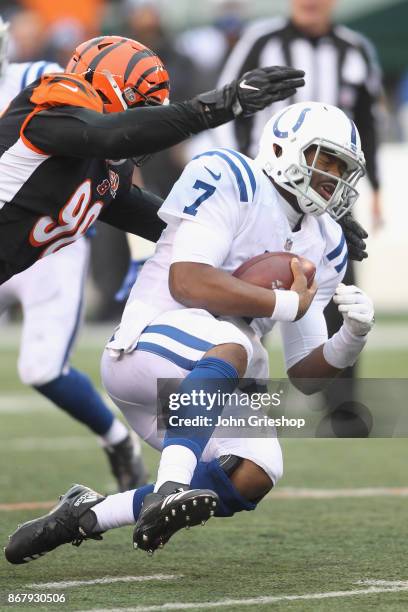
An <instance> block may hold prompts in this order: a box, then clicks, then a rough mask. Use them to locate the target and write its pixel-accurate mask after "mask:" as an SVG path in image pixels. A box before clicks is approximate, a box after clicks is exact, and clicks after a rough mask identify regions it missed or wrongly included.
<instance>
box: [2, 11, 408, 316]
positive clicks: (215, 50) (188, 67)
mask: <svg viewBox="0 0 408 612" xmlns="http://www.w3.org/2000/svg"><path fill="white" fill-rule="evenodd" d="M302 2H303V8H304V9H305V10H306V11H307V10H309V11H310V10H311V11H312V13H313V10H316V11H319V10H320V11H326V12H327V11H329V12H330V19H332V20H333V21H334V22H338V23H342V24H344V25H347V26H348V27H350V28H352V29H353V30H356V31H358V32H361V33H363V34H364V35H366V36H367V37H368V38H369V39H370V40H371V41H372V42H373V44H374V47H375V53H376V54H377V55H378V64H379V65H380V66H381V70H382V86H381V92H380V94H379V95H378V105H377V108H376V129H377V130H378V134H379V142H380V143H382V144H381V146H380V152H381V155H380V162H381V163H380V175H381V176H384V177H385V176H388V177H389V171H388V166H393V167H394V166H395V165H396V166H397V168H400V171H402V172H404V162H403V159H404V157H403V154H406V148H405V147H404V145H403V143H404V142H406V141H407V140H408V36H407V23H408V1H407V0H359V1H358V2H355V0H338V1H337V2H335V1H334V0H302ZM302 2H301V3H300V4H302ZM294 4H296V3H294V2H292V1H290V0H252V2H247V1H246V0H201V2H191V0H155V1H154V0H58V1H50V0H13V1H12V2H11V1H10V0H0V15H1V16H2V18H3V20H6V21H9V22H10V42H9V49H8V54H9V59H10V61H15V62H25V61H33V60H49V61H56V62H58V63H59V64H60V65H61V66H65V64H66V62H67V60H68V58H69V57H70V56H71V54H72V51H73V49H74V48H75V47H76V45H77V44H79V43H80V42H82V41H84V40H86V39H88V38H91V37H93V36H97V35H100V34H119V35H124V36H128V37H130V38H134V39H136V40H139V41H140V42H142V43H144V44H145V45H147V46H149V47H151V48H152V49H153V50H154V51H156V52H157V53H158V55H159V56H160V57H161V59H162V60H163V62H164V63H165V65H166V66H167V69H168V71H169V74H170V78H171V100H172V101H177V100H184V99H187V98H190V97H191V96H193V95H194V94H196V93H198V92H199V91H205V90H206V89H211V88H212V87H215V85H216V84H217V81H218V79H219V76H220V74H221V73H222V70H223V68H224V66H225V63H226V61H227V58H228V56H229V55H230V54H231V52H232V50H233V48H234V46H235V45H236V43H237V41H239V40H240V37H241V36H242V33H243V32H244V30H245V28H246V27H247V26H248V25H249V24H250V23H251V22H252V21H253V20H255V19H266V18H268V19H269V18H271V17H276V16H282V17H285V16H290V15H291V11H292V10H293V6H294ZM296 67H299V66H296ZM306 77H307V75H306ZM400 145H402V148H401V147H400ZM190 154H191V146H190V149H189V148H188V147H187V148H186V146H185V145H183V146H178V147H175V148H174V149H172V150H169V151H166V152H164V153H161V154H160V155H156V156H154V157H153V159H152V160H151V161H150V162H149V163H148V164H146V166H145V167H144V168H143V169H142V175H143V176H142V178H143V181H144V184H145V185H146V186H147V187H148V188H150V189H151V190H152V191H155V192H156V193H158V194H160V195H161V196H162V197H165V196H166V195H167V193H168V191H169V189H170V188H171V186H172V184H173V183H174V181H175V180H176V179H177V177H178V175H179V174H180V171H181V169H182V168H183V166H184V164H185V163H186V161H187V159H188V157H189V156H190ZM395 160H396V161H395ZM407 161H408V159H406V162H407ZM406 167H407V164H406V163H405V172H406ZM396 176H398V175H396ZM388 180H389V178H388ZM383 184H384V182H383ZM394 187H396V186H395V185H394ZM394 187H391V191H392V193H391V192H390V187H389V182H388V183H387V181H386V182H385V184H384V187H383V189H384V191H387V193H386V197H385V198H382V201H381V205H380V204H378V203H377V204H378V206H377V210H376V212H374V213H367V211H366V212H364V211H363V213H362V215H361V216H362V220H363V222H365V224H366V225H367V226H368V230H373V233H374V239H375V235H376V234H377V238H376V240H377V242H376V243H375V242H373V243H372V244H376V245H377V248H378V249H382V248H388V246H387V245H388V244H389V243H392V244H393V243H395V240H397V243H398V241H399V240H400V239H399V238H395V236H393V232H394V229H393V225H392V223H389V222H388V221H389V218H390V210H389V206H390V202H391V201H392V202H393V203H394V204H395V206H397V207H398V206H400V207H402V206H403V204H402V203H401V202H400V201H398V202H395V200H396V194H398V200H401V199H404V198H405V197H406V196H405V194H404V192H403V191H400V190H399V191H395V190H394ZM400 187H401V181H400V184H399V186H398V189H400ZM374 189H375V188H374ZM360 207H361V205H360ZM367 208H369V207H367ZM405 208H406V205H405ZM361 210H363V209H361ZM370 210H371V209H370ZM370 214H373V215H374V216H373V217H372V218H371V217H370ZM405 214H406V213H405ZM358 216H359V215H358ZM374 217H375V218H374ZM387 226H388V230H387ZM387 231H388V234H387ZM381 232H382V235H381ZM378 234H379V235H380V237H379V238H378ZM402 242H403V243H405V237H403V238H401V244H402ZM397 248H398V253H399V252H400V244H399V243H398V244H397ZM370 256H371V252H370ZM128 261H129V247H128V244H127V242H126V240H125V238H124V236H123V235H122V234H120V232H115V231H114V230H113V229H111V228H109V227H103V224H99V230H98V235H97V237H96V238H95V239H94V240H93V246H92V261H91V272H92V290H91V294H92V295H91V300H90V304H91V306H90V312H88V316H90V317H91V318H93V319H94V320H106V319H111V318H113V319H117V318H118V317H119V313H120V311H121V310H122V308H123V306H122V305H120V304H118V303H117V302H116V301H115V299H114V295H115V293H116V291H117V289H118V288H119V286H120V285H121V282H122V280H123V277H124V275H125V273H126V270H127V267H128ZM371 262H372V263H371V266H373V265H375V258H374V260H373V259H372V260H371ZM364 265H366V268H365V270H366V273H367V283H366V284H368V285H370V281H369V278H368V276H369V275H368V272H369V271H370V270H371V271H372V270H373V269H374V268H373V267H370V264H364ZM376 286H377V288H378V283H377V285H376ZM370 289H371V288H370V287H368V290H369V291H370ZM374 293H375V291H374ZM377 293H378V292H377ZM373 297H374V298H376V295H374V296H373ZM378 297H379V299H380V303H381V299H382V298H383V296H382V295H381V293H379V296H378ZM403 297H404V296H403ZM399 299H401V296H400V298H399ZM377 301H378V300H377ZM382 306H383V308H384V309H387V308H389V304H388V302H387V301H386V300H385V301H384V300H383V304H382ZM400 306H401V308H399V306H398V303H395V299H394V302H393V304H392V309H393V310H400V309H402V305H400ZM380 307H381V305H380Z"/></svg>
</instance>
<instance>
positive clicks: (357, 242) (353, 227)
mask: <svg viewBox="0 0 408 612" xmlns="http://www.w3.org/2000/svg"><path fill="white" fill-rule="evenodd" d="M338 223H339V224H340V225H341V228H342V230H343V232H344V237H345V238H346V242H347V247H348V252H349V258H350V259H354V260H355V261H362V260H363V259H366V258H367V257H368V253H367V251H366V248H367V245H366V243H365V242H364V239H365V238H368V234H367V232H366V231H365V229H364V227H362V226H361V225H360V224H359V222H358V221H356V220H355V219H354V218H353V216H352V215H351V213H347V214H346V215H344V217H342V218H341V219H339V221H338Z"/></svg>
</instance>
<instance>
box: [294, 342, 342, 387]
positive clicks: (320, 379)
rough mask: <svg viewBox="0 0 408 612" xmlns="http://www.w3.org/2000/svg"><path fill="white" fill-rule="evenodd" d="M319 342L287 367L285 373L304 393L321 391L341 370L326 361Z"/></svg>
mask: <svg viewBox="0 0 408 612" xmlns="http://www.w3.org/2000/svg"><path fill="white" fill-rule="evenodd" d="M323 346H324V344H321V345H320V346H318V347H317V348H315V349H314V350H313V351H312V352H311V353H309V355H306V357H304V358H303V359H301V360H300V361H298V363H295V365H293V366H292V367H291V368H289V370H288V372H287V374H288V376H289V378H290V380H291V382H292V384H293V385H294V386H295V387H296V388H297V389H299V391H301V392H302V393H304V394H305V395H312V394H313V393H317V392H318V391H322V390H323V389H324V388H325V387H326V386H327V385H328V384H329V382H330V381H331V380H333V378H336V377H337V376H338V375H339V374H340V372H342V370H340V369H338V368H335V367H333V366H332V365H330V364H329V363H327V361H326V359H325V358H324V355H323Z"/></svg>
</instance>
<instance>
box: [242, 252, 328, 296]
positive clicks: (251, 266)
mask: <svg viewBox="0 0 408 612" xmlns="http://www.w3.org/2000/svg"><path fill="white" fill-rule="evenodd" d="M293 257H297V258H298V259H299V261H300V264H301V266H302V269H303V272H304V273H305V276H306V278H307V286H308V287H310V286H311V285H312V283H313V279H314V277H315V274H316V267H315V265H314V263H312V262H311V261H309V260H308V259H306V258H305V257H299V256H298V255H296V254H295V253H287V252H286V251H282V252H280V251H279V252H275V253H262V254H261V255H256V256H255V257H251V259H248V260H247V261H244V263H243V264H241V265H240V266H239V268H237V269H236V270H235V272H234V273H233V276H236V277H237V278H239V279H241V280H243V281H245V282H247V283H250V284H251V285H258V287H264V288H265V289H290V287H291V285H292V283H293V274H292V269H291V267H290V262H291V260H292V259H293Z"/></svg>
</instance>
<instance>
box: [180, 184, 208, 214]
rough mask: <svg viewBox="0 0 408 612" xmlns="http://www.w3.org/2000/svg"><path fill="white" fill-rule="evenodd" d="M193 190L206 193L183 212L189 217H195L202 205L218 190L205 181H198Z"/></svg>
mask: <svg viewBox="0 0 408 612" xmlns="http://www.w3.org/2000/svg"><path fill="white" fill-rule="evenodd" d="M193 189H202V190H204V193H202V194H201V195H200V196H199V197H198V198H197V199H196V200H195V201H194V202H193V203H192V204H190V206H185V207H184V210H183V212H184V213H186V214H187V215H192V216H193V217H195V216H196V214H197V209H198V207H199V206H200V204H202V203H203V202H205V201H206V200H208V198H210V197H211V196H212V194H213V193H214V191H215V189H216V188H215V187H214V185H209V184H208V183H205V182H204V181H200V180H197V181H196V182H195V183H194V185H193Z"/></svg>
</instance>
